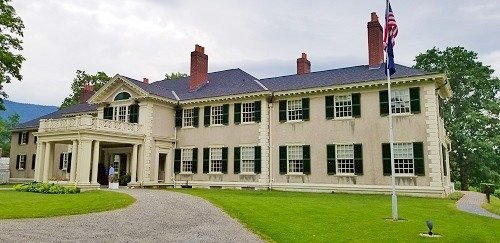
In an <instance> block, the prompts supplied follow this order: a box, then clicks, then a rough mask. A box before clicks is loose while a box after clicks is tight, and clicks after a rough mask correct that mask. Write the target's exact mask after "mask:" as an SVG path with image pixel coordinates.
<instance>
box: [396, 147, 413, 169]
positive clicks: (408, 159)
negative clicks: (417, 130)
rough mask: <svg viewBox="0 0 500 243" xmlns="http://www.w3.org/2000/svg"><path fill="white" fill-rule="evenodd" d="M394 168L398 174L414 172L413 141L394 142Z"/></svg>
mask: <svg viewBox="0 0 500 243" xmlns="http://www.w3.org/2000/svg"><path fill="white" fill-rule="evenodd" d="M393 146H394V170H395V173H396V174H413V173H414V170H413V145H412V143H394V144H393Z"/></svg>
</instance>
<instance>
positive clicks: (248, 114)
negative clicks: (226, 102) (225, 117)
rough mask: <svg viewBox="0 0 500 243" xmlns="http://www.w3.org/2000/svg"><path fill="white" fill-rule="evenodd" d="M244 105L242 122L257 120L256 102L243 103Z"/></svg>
mask: <svg viewBox="0 0 500 243" xmlns="http://www.w3.org/2000/svg"><path fill="white" fill-rule="evenodd" d="M241 106H242V111H241V114H242V118H243V120H242V122H243V123H250V122H255V103H253V102H252V103H243V104H241Z"/></svg>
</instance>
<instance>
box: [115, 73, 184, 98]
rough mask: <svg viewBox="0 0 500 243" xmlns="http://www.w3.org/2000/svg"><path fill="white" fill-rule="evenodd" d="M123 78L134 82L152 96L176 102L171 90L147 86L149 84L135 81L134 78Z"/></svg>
mask: <svg viewBox="0 0 500 243" xmlns="http://www.w3.org/2000/svg"><path fill="white" fill-rule="evenodd" d="M122 77H124V78H126V79H128V80H129V81H130V82H132V83H133V84H135V85H137V86H138V87H139V88H141V89H143V90H144V91H146V92H148V93H150V94H153V95H158V96H160V97H164V98H168V99H172V100H176V98H175V96H174V95H173V94H172V91H171V90H168V89H164V88H162V87H160V86H157V85H151V84H147V83H144V82H141V81H139V80H136V79H133V78H129V77H125V76H122Z"/></svg>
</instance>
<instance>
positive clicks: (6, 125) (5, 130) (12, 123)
mask: <svg viewBox="0 0 500 243" xmlns="http://www.w3.org/2000/svg"><path fill="white" fill-rule="evenodd" d="M17 125H19V115H18V114H17V113H14V114H12V115H10V116H9V117H7V119H5V120H4V119H3V118H1V117H0V147H1V148H2V156H9V155H10V140H11V137H12V132H11V130H12V129H13V128H14V127H16V126H17Z"/></svg>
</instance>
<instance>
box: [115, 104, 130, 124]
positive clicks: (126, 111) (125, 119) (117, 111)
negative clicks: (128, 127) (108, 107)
mask: <svg viewBox="0 0 500 243" xmlns="http://www.w3.org/2000/svg"><path fill="white" fill-rule="evenodd" d="M122 108H125V114H120V113H119V112H120V110H121V109H122ZM122 117H123V118H124V119H123V120H122V119H121V118H122ZM129 117H130V110H129V108H128V105H121V106H114V107H113V120H115V121H119V122H128V120H129Z"/></svg>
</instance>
